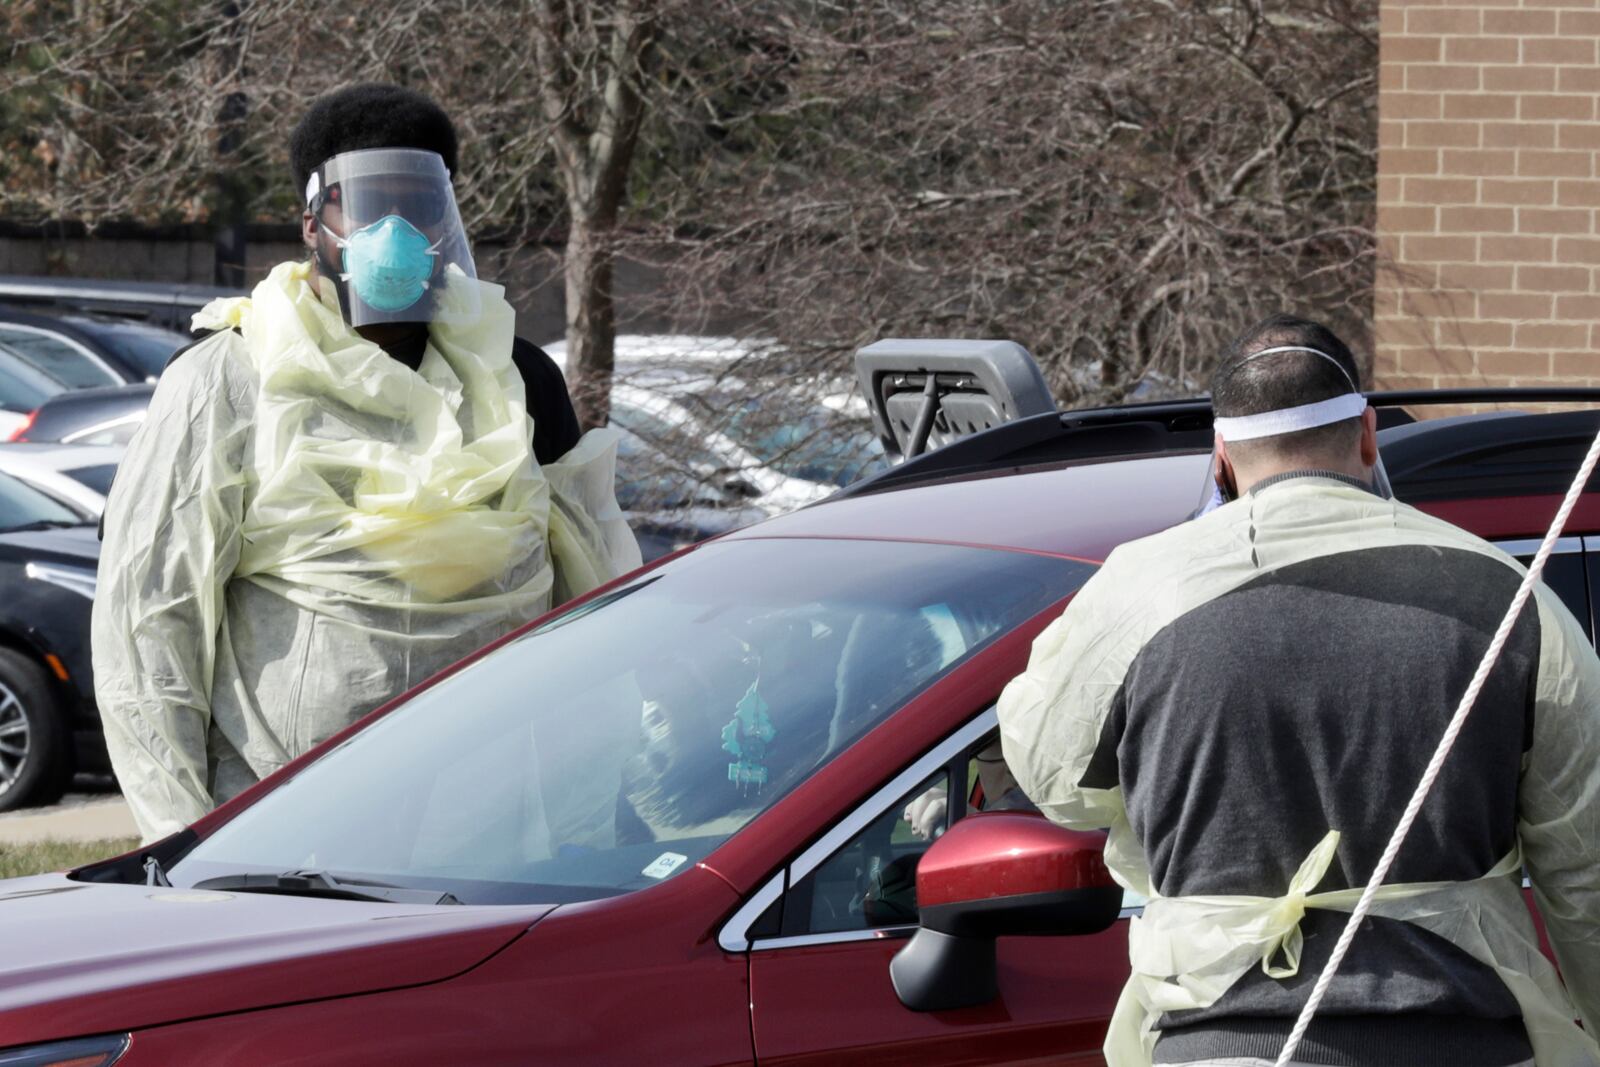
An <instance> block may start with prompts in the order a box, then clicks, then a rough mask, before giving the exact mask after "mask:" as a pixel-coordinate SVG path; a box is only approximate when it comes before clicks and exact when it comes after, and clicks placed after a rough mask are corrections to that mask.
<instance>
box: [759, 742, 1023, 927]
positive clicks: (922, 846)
mask: <svg viewBox="0 0 1600 1067" xmlns="http://www.w3.org/2000/svg"><path fill="white" fill-rule="evenodd" d="M1036 810H1038V809H1037V808H1035V807H1034V805H1033V803H1032V802H1031V801H1030V800H1028V798H1027V797H1026V796H1024V795H1023V793H1022V790H1021V789H1020V788H1019V787H1018V786H1017V781H1016V779H1015V778H1013V777H1012V776H1011V772H1010V770H1009V769H1008V768H1007V767H1006V763H1005V758H1004V756H1003V755H1002V754H1001V751H1000V736H999V731H998V730H991V731H989V733H988V734H987V736H985V737H984V738H982V739H981V740H980V741H978V742H977V743H976V744H974V745H971V746H969V747H968V748H966V749H965V750H963V751H962V752H961V753H960V754H959V755H958V756H957V757H956V758H955V759H953V760H951V761H950V763H949V764H948V765H947V766H945V767H943V768H941V769H940V770H938V771H936V772H935V773H933V774H932V775H931V776H930V777H928V778H927V779H926V780H924V781H923V782H922V783H920V784H919V785H917V786H916V787H915V788H914V789H912V790H911V791H910V792H908V793H906V794H905V795H904V796H902V797H899V798H897V799H896V800H895V801H894V802H893V803H891V804H890V805H889V806H888V807H887V808H885V809H884V810H883V811H881V812H879V813H877V814H876V815H875V816H874V818H873V820H872V822H871V823H870V824H868V826H867V827H866V829H864V830H862V831H861V832H860V833H858V834H856V835H855V836H854V837H852V838H851V839H850V840H849V841H847V842H846V843H845V844H844V845H842V846H840V848H839V849H838V850H837V851H836V852H834V853H833V854H832V855H830V856H828V857H827V858H826V859H825V860H823V861H822V863H821V864H819V865H818V867H817V868H816V870H814V871H812V872H811V873H810V874H809V875H807V876H805V877H804V878H802V879H800V880H799V881H797V882H796V884H795V885H794V886H792V887H791V888H790V890H789V901H788V902H786V903H785V907H784V921H783V927H782V933H783V935H784V936H796V935H802V934H826V933H839V932H844V931H854V930H867V929H872V928H874V927H881V926H908V925H915V924H916V922H917V900H916V872H917V864H918V862H919V861H920V860H921V858H922V855H923V853H924V852H926V851H927V850H928V848H929V846H931V845H932V844H933V842H934V841H937V840H938V839H939V838H940V837H941V836H943V834H944V832H945V831H946V830H948V829H949V828H950V827H951V826H952V825H953V824H954V823H956V822H957V821H959V820H960V819H963V818H965V817H966V816H967V815H968V814H969V813H971V812H975V811H1036ZM771 932H772V933H774V934H775V933H777V932H778V931H776V930H774V931H771Z"/></svg>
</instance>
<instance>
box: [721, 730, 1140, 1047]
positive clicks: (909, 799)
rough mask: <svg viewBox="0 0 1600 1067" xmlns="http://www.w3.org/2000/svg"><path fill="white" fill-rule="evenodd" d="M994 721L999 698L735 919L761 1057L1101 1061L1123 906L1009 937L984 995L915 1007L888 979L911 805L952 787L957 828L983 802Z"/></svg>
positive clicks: (911, 913) (908, 898)
mask: <svg viewBox="0 0 1600 1067" xmlns="http://www.w3.org/2000/svg"><path fill="white" fill-rule="evenodd" d="M994 732H995V712H994V709H993V708H992V707H990V708H988V709H986V710H985V711H983V712H982V713H981V714H979V715H977V716H976V717H975V718H974V719H972V720H970V721H969V722H968V723H967V724H966V725H965V726H964V727H963V728H962V729H960V730H958V731H957V732H956V733H954V734H952V735H951V736H950V737H948V738H946V739H945V740H944V741H943V742H942V743H941V744H939V745H938V746H936V747H935V748H933V749H932V750H930V751H929V752H927V753H925V754H924V755H923V757H922V758H921V759H919V760H918V761H916V762H915V763H914V764H913V765H912V766H911V767H909V768H907V769H906V770H905V771H903V772H902V773H901V774H899V775H898V776H897V777H896V778H895V779H894V780H893V781H891V782H889V783H888V784H887V785H886V786H884V787H883V788H882V789H880V790H879V791H878V792H877V793H875V794H874V795H873V796H872V797H871V798H870V799H869V800H867V801H866V802H865V803H863V804H862V805H860V806H859V807H858V808H856V809H855V810H854V811H853V812H851V814H850V815H848V816H846V817H845V818H843V819H841V820H839V821H838V822H837V823H835V824H834V825H833V826H832V827H831V828H830V829H829V830H828V831H827V832H825V833H824V834H823V835H822V837H821V838H820V839H818V841H817V842H816V843H815V844H814V845H812V846H811V847H810V848H809V849H807V850H806V851H805V852H804V853H802V854H801V855H800V856H799V857H797V858H796V859H795V860H794V862H793V863H791V864H790V866H789V868H788V869H787V870H786V871H784V872H781V873H780V874H779V875H778V876H777V878H775V879H774V880H773V882H771V883H769V884H768V886H766V887H765V888H764V890H763V892H762V893H760V894H758V895H757V899H756V900H755V901H753V902H752V903H751V904H750V905H747V906H746V909H745V910H744V911H743V912H741V913H740V914H739V915H736V916H735V917H734V920H733V921H732V922H730V924H729V929H727V930H725V933H724V936H725V938H730V939H731V940H732V941H733V942H734V943H735V944H738V943H740V942H743V943H744V945H745V947H747V948H748V951H749V956H750V989H751V993H750V999H751V1011H752V1029H753V1033H754V1037H755V1048H756V1058H757V1061H758V1062H760V1063H763V1064H769V1063H782V1064H809V1063H816V1064H823V1063H826V1064H851V1063H871V1064H873V1065H874V1067H885V1065H887V1064H900V1063H904V1064H916V1065H917V1067H933V1065H936V1064H947V1063H949V1064H955V1063H984V1064H1022V1063H1028V1064H1043V1063H1061V1064H1084V1065H1088V1064H1100V1063H1102V1062H1103V1061H1102V1059H1101V1056H1100V1045H1101V1042H1102V1040H1103V1038H1104V1034H1105V1027H1106V1022H1107V1020H1108V1019H1109V1017H1110V1015H1111V1012H1112V1009H1113V1007H1114V1005H1115V1003H1116V999H1117V996H1118V993H1119V992H1120V990H1121V987H1122V984H1123V982H1124V980H1125V979H1126V977H1127V974H1128V963H1127V921H1126V918H1127V913H1126V912H1125V913H1124V918H1123V920H1122V921H1120V922H1118V923H1117V924H1116V925H1115V926H1113V927H1112V928H1111V929H1110V930H1108V931H1106V932H1104V933H1101V934H1096V935H1093V936H1089V937H1054V938H1052V937H1018V938H1004V939H1002V940H1000V942H999V943H998V951H999V959H998V962H999V986H1000V996H999V998H998V999H996V1000H995V1001H993V1002H992V1003H990V1004H986V1005H983V1006H981V1007H976V1008H967V1009H962V1010H959V1011H947V1012H932V1013H919V1012H914V1011H910V1010H908V1009H907V1008H905V1007H904V1006H903V1005H901V1003H900V1001H899V999H898V998H897V997H896V996H895V992H894V988H893V985H892V983H891V982H890V978H889V961H890V960H891V959H892V958H893V956H894V954H895V953H896V952H898V951H899V950H900V949H901V948H902V947H903V946H904V945H905V944H906V939H907V938H908V937H909V936H910V935H911V933H912V932H913V931H914V930H915V929H916V901H915V894H914V891H913V886H914V879H915V864H916V860H917V859H918V858H920V856H921V854H922V852H923V851H925V850H926V848H927V847H928V844H929V843H928V842H927V841H925V840H922V839H921V838H919V837H918V836H917V835H916V833H915V832H914V831H913V828H912V826H911V824H910V823H909V822H908V821H907V820H906V818H905V812H906V809H907V808H908V806H910V805H911V804H912V803H913V802H914V801H917V800H919V798H930V797H934V796H939V795H941V794H942V796H943V799H944V803H945V804H946V807H947V815H946V818H945V819H944V820H942V821H941V825H944V826H947V825H949V824H950V823H951V822H954V821H955V820H956V819H959V818H961V817H962V816H963V815H965V814H966V813H967V811H968V810H971V809H972V808H975V807H978V806H980V805H981V804H984V803H985V801H986V798H984V797H983V791H982V788H981V785H980V784H979V775H978V768H977V761H976V758H975V757H976V756H977V754H978V753H979V752H981V751H982V750H984V749H985V748H987V747H988V746H989V745H990V744H991V743H992V740H993V737H994ZM741 923H742V924H743V925H740V924H741ZM729 947H733V946H729Z"/></svg>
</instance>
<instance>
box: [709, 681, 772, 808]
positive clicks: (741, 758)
mask: <svg viewBox="0 0 1600 1067" xmlns="http://www.w3.org/2000/svg"><path fill="white" fill-rule="evenodd" d="M760 684H761V683H760V681H759V680H758V681H756V682H755V683H753V684H752V685H751V686H750V689H749V691H748V692H747V693H745V695H744V696H743V697H742V698H741V699H740V701H739V706H738V709H737V710H736V711H735V712H734V715H733V721H732V722H730V723H728V725H726V726H724V727H723V728H722V747H723V749H724V750H725V751H727V752H729V753H730V754H732V755H733V757H734V761H733V762H732V763H730V764H728V781H730V782H732V783H733V784H734V785H737V786H739V787H741V788H742V789H746V790H748V789H749V787H750V786H752V785H753V786H755V787H756V788H757V789H758V790H759V789H760V788H761V787H762V786H764V785H766V784H767V765H766V763H764V762H763V760H765V759H766V756H767V745H768V744H769V743H771V741H772V739H773V738H774V737H775V736H777V733H778V731H777V730H776V729H774V728H773V725H772V720H771V719H770V718H768V717H767V710H768V705H767V702H766V701H765V700H763V699H761V694H760V692H758V691H757V688H756V687H757V686H758V685H760Z"/></svg>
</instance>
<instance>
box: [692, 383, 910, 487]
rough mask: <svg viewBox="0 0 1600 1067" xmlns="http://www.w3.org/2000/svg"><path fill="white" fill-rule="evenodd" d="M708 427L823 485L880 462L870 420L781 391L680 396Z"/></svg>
mask: <svg viewBox="0 0 1600 1067" xmlns="http://www.w3.org/2000/svg"><path fill="white" fill-rule="evenodd" d="M685 402H686V403H688V404H690V405H691V406H692V407H694V409H695V410H696V412H697V413H698V414H699V415H700V416H701V418H702V419H704V420H705V421H706V423H707V424H708V425H710V426H714V427H716V429H717V430H718V431H719V432H720V433H723V434H726V435H727V436H728V437H729V438H731V439H732V440H734V441H736V442H738V444H739V445H740V446H741V447H743V448H745V449H747V450H748V451H749V452H750V453H751V454H752V455H754V456H755V457H756V458H757V459H759V460H760V461H761V462H762V463H765V464H767V465H768V466H770V467H772V468H774V469H775V470H778V471H780V472H782V473H783V474H787V475H788V476H790V477H791V478H802V479H804V480H806V481H810V482H818V483H820V484H824V485H838V486H846V485H849V484H851V483H852V482H854V481H856V480H858V479H859V478H861V477H862V476H863V475H865V474H867V473H870V472H871V471H873V470H877V469H881V468H883V467H884V466H886V461H885V460H884V456H883V444H882V443H881V442H880V441H879V440H878V439H877V437H876V436H875V435H873V433H872V432H871V424H870V423H867V422H864V421H862V420H859V419H852V418H850V417H849V416H847V415H844V414H842V413H840V412H836V411H832V410H830V409H828V408H826V407H824V406H823V405H821V404H817V403H812V402H810V401H802V400H798V399H796V398H794V397H788V396H783V395H770V396H769V395H761V396H739V395H736V394H729V393H713V394H710V395H705V396H692V397H685Z"/></svg>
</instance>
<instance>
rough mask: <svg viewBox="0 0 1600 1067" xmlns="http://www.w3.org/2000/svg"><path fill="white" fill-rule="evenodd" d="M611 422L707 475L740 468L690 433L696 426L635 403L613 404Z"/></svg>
mask: <svg viewBox="0 0 1600 1067" xmlns="http://www.w3.org/2000/svg"><path fill="white" fill-rule="evenodd" d="M611 421H612V422H614V423H616V424H617V425H618V426H620V427H622V428H623V429H625V430H629V431H631V432H633V433H635V434H638V435H639V437H640V438H642V439H643V440H644V441H645V442H646V443H647V444H648V445H650V446H651V447H652V448H654V449H656V450H657V451H659V452H661V453H664V454H665V455H666V456H668V457H670V458H671V459H673V460H676V461H677V462H678V463H680V464H684V465H687V466H689V467H696V468H699V469H700V470H701V471H704V472H711V471H720V470H726V469H728V468H729V467H730V465H731V466H737V465H738V464H737V461H736V460H735V459H733V458H732V457H729V456H724V455H721V454H720V453H717V452H715V451H712V450H711V449H709V448H707V447H706V446H705V445H704V444H702V443H701V442H700V440H699V435H698V434H696V433H691V432H688V431H690V430H692V429H693V425H692V424H691V423H688V422H674V421H673V420H671V419H670V418H668V417H667V416H665V415H661V414H658V413H656V412H653V411H646V410H645V409H644V408H641V407H635V406H633V405H632V404H626V403H617V402H615V401H613V402H612V405H611Z"/></svg>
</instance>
